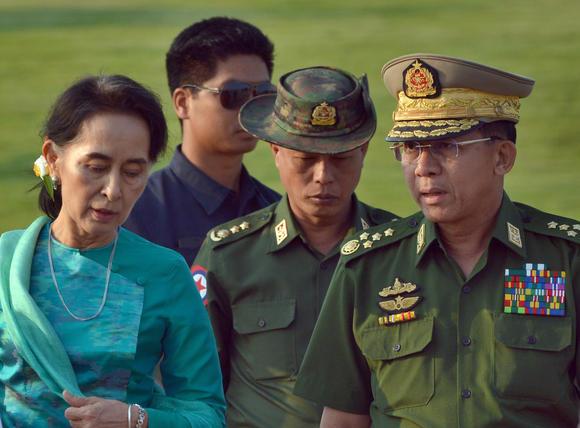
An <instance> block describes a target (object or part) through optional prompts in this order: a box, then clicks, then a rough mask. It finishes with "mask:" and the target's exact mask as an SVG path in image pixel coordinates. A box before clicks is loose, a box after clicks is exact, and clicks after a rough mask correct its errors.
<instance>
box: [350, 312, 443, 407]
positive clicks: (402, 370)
mask: <svg viewBox="0 0 580 428" xmlns="http://www.w3.org/2000/svg"><path fill="white" fill-rule="evenodd" d="M360 341H361V343H360V345H361V349H362V352H363V354H364V356H365V357H366V359H367V362H368V364H369V367H370V368H371V371H372V372H373V374H372V376H371V383H372V390H373V396H374V398H375V404H376V405H377V406H379V408H382V409H383V410H384V411H390V410H395V409H401V408H405V407H415V406H424V405H426V404H427V403H429V400H431V397H433V393H434V390H435V360H434V358H433V355H432V347H433V345H431V342H432V341H433V318H432V317H428V318H423V319H419V320H416V321H411V322H406V323H401V324H395V325H392V326H387V327H377V328H373V329H369V330H366V331H363V332H362V334H361V338H360Z"/></svg>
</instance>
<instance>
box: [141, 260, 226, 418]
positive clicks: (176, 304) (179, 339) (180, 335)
mask: <svg viewBox="0 0 580 428" xmlns="http://www.w3.org/2000/svg"><path fill="white" fill-rule="evenodd" d="M167 284H169V285H171V288H172V289H173V290H177V294H176V295H172V296H171V306H170V315H169V325H168V327H167V330H166V333H165V337H164V338H163V343H162V344H163V352H164V358H163V361H162V363H161V375H162V378H163V386H164V388H165V393H164V394H157V395H155V397H154V399H153V401H152V404H151V407H150V408H148V409H147V411H148V413H149V426H150V427H151V428H161V427H175V428H182V427H183V428H190V427H191V428H198V427H199V428H201V427H204V428H205V427H208V428H209V427H223V426H225V399H224V395H223V390H222V382H221V373H220V369H219V363H218V357H217V352H216V347H215V341H214V339H213V335H212V332H211V327H210V324H209V320H208V317H207V313H206V311H205V309H204V307H203V304H202V301H201V298H200V296H199V293H198V291H197V288H196V286H195V284H194V282H193V279H192V276H191V273H190V271H189V269H188V268H187V265H186V264H185V262H184V261H183V260H180V261H179V262H178V264H177V266H176V268H175V269H174V271H173V275H172V276H171V277H170V278H167Z"/></svg>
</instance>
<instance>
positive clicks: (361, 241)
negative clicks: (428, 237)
mask: <svg viewBox="0 0 580 428" xmlns="http://www.w3.org/2000/svg"><path fill="white" fill-rule="evenodd" d="M422 218H423V214H421V213H417V214H414V215H412V216H410V217H407V218H404V219H394V220H392V221H390V222H388V223H383V224H381V225H378V226H373V227H371V228H370V229H367V230H362V231H358V232H356V233H355V234H353V235H350V236H349V237H348V238H346V239H345V242H344V244H343V245H342V247H341V249H340V254H341V257H342V258H343V260H345V261H348V260H352V259H354V258H357V257H359V256H361V255H363V254H366V253H368V252H370V251H372V250H375V249H377V248H381V247H385V246H387V245H390V244H393V243H395V242H397V241H400V240H401V239H403V238H406V237H407V236H410V235H413V234H415V233H417V230H418V229H417V227H418V226H419V224H420V223H421V220H422Z"/></svg>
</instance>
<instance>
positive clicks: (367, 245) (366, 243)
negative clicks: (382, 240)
mask: <svg viewBox="0 0 580 428" xmlns="http://www.w3.org/2000/svg"><path fill="white" fill-rule="evenodd" d="M372 246H373V241H365V242H363V247H365V248H371V247H372Z"/></svg>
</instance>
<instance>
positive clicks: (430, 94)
mask: <svg viewBox="0 0 580 428" xmlns="http://www.w3.org/2000/svg"><path fill="white" fill-rule="evenodd" d="M403 90H404V92H405V95H407V96H408V97H409V98H434V97H437V96H439V94H440V93H441V85H440V84H439V77H438V75H437V71H436V70H435V69H434V68H432V67H430V66H429V65H427V64H426V63H424V62H423V63H421V62H420V61H419V60H418V59H416V60H415V62H413V63H412V64H411V65H410V66H409V67H407V68H406V69H405V70H403Z"/></svg>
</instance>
